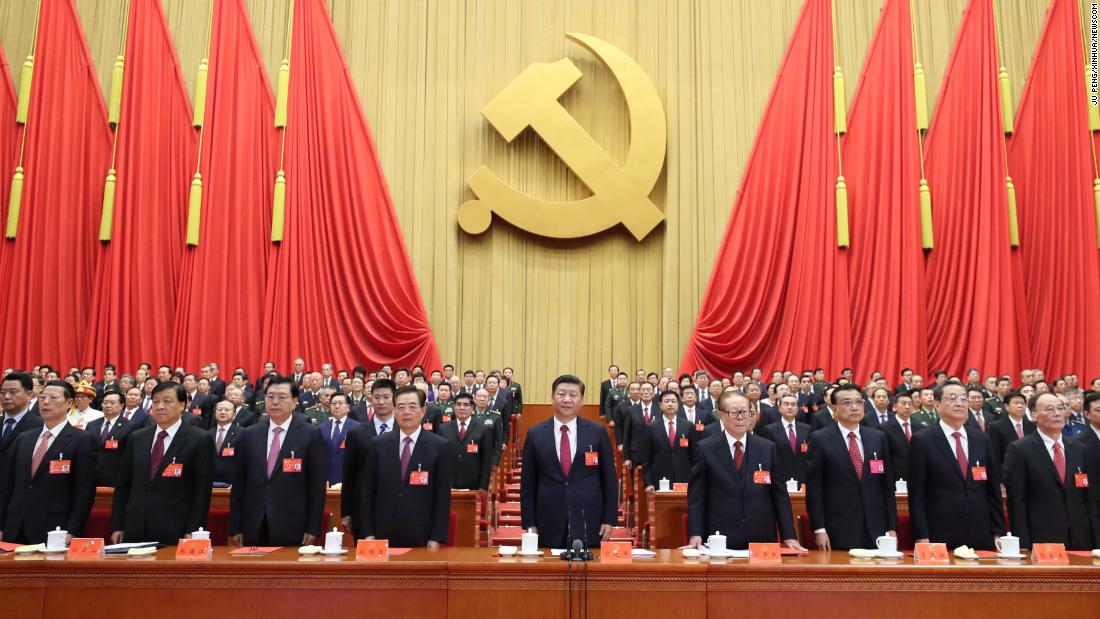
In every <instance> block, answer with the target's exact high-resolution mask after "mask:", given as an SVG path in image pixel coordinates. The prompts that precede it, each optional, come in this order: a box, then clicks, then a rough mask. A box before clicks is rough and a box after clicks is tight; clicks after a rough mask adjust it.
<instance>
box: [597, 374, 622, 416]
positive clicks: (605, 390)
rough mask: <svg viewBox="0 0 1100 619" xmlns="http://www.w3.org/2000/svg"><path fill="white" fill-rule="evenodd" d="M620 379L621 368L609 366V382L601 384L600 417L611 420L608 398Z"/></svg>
mask: <svg viewBox="0 0 1100 619" xmlns="http://www.w3.org/2000/svg"><path fill="white" fill-rule="evenodd" d="M618 379H619V366H617V365H615V364H614V363H612V364H611V365H609V366H607V380H605V381H603V382H602V383H600V417H603V418H604V419H608V420H609V419H611V411H610V410H608V408H607V396H608V394H610V393H611V390H612V389H614V388H615V383H616V381H617V380H618Z"/></svg>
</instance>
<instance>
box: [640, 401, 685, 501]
mask: <svg viewBox="0 0 1100 619" xmlns="http://www.w3.org/2000/svg"><path fill="white" fill-rule="evenodd" d="M674 423H675V424H676V438H675V439H674V441H673V444H672V445H671V446H670V445H669V444H668V420H667V419H665V417H664V415H662V416H661V417H660V419H658V420H657V421H656V422H654V423H651V424H649V425H648V426H646V427H645V428H644V429H643V430H642V431H640V432H635V433H634V444H633V445H631V447H630V453H631V454H632V455H633V456H634V457H635V458H636V459H635V460H634V461H633V463H634V465H635V466H638V465H641V466H642V471H643V473H644V477H645V485H646V486H654V487H656V486H657V485H658V482H659V481H660V480H661V479H667V480H669V483H671V484H684V483H687V482H688V481H690V480H691V462H692V455H693V453H694V452H695V442H696V438H695V437H696V433H695V426H694V425H692V424H691V423H689V422H688V420H687V419H686V418H684V417H679V416H677V417H676V418H675V419H674ZM681 439H682V440H684V441H686V442H687V445H682V444H681Z"/></svg>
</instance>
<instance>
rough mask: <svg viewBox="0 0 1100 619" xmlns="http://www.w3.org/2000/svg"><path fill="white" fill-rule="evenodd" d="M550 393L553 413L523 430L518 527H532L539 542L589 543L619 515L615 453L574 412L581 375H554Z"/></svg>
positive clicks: (580, 400) (598, 430)
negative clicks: (519, 524) (583, 541)
mask: <svg viewBox="0 0 1100 619" xmlns="http://www.w3.org/2000/svg"><path fill="white" fill-rule="evenodd" d="M550 398H551V403H552V406H553V409H554V417H553V418H552V419H547V420H546V421H544V422H542V423H540V424H537V425H535V426H533V427H532V428H531V429H530V430H528V431H527V440H526V441H525V443H524V446H523V473H522V476H521V478H520V513H521V519H522V523H523V528H525V529H533V530H534V531H535V532H537V533H538V534H539V546H542V547H553V548H568V547H569V546H570V543H571V542H572V539H584V540H585V543H586V546H587V547H592V546H595V545H597V544H599V543H600V541H601V540H606V539H608V538H609V537H610V536H611V528H612V527H613V526H615V524H616V522H617V520H618V502H617V496H618V479H617V478H616V476H615V455H614V453H613V452H612V451H611V441H610V440H609V439H608V438H607V431H606V430H604V428H603V427H602V426H600V425H599V424H596V423H593V422H591V421H588V420H587V419H579V418H578V417H577V416H578V415H579V414H580V412H581V407H582V406H583V405H584V383H583V382H581V379H579V378H577V377H576V376H573V375H571V374H564V375H562V376H559V377H558V378H557V379H556V380H555V381H554V384H553V386H552V388H551V392H550ZM570 538H572V539H570Z"/></svg>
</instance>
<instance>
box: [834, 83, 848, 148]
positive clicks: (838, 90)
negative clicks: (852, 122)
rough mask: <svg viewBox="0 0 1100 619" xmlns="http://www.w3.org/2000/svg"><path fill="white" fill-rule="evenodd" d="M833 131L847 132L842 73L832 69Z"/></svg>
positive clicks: (838, 133) (846, 110)
mask: <svg viewBox="0 0 1100 619" xmlns="http://www.w3.org/2000/svg"><path fill="white" fill-rule="evenodd" d="M833 133H836V134H837V135H840V134H842V133H848V106H847V104H846V103H845V99H844V73H843V72H842V71H841V70H840V67H836V68H835V69H833Z"/></svg>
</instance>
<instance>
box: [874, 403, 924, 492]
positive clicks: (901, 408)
mask: <svg viewBox="0 0 1100 619" xmlns="http://www.w3.org/2000/svg"><path fill="white" fill-rule="evenodd" d="M893 411H894V416H893V417H891V418H890V420H889V421H887V422H886V423H884V424H882V427H881V428H880V429H881V430H882V431H883V432H885V433H886V439H887V440H888V441H889V442H890V463H891V464H892V465H893V467H892V468H893V470H894V479H905V480H908V479H909V445H910V444H911V443H912V441H913V435H914V434H916V433H917V432H918V431H920V430H923V429H925V428H927V427H928V426H926V425H924V423H922V422H920V421H918V420H916V419H913V396H912V395H911V394H910V392H908V391H907V392H904V393H899V394H898V395H896V396H894V405H893Z"/></svg>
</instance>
